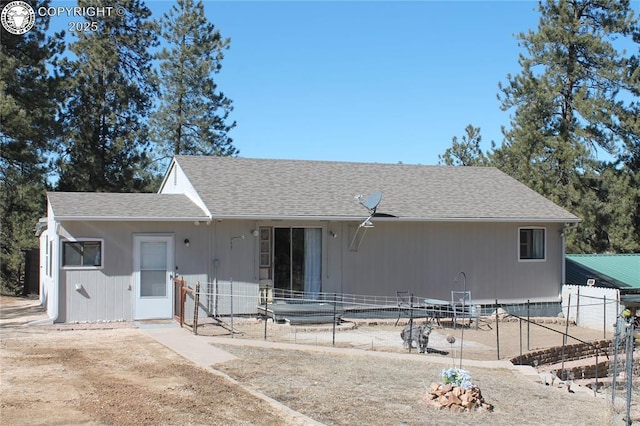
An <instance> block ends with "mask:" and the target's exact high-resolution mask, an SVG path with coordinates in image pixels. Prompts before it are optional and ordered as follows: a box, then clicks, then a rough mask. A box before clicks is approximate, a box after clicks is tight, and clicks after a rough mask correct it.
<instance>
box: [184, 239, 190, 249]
mask: <svg viewBox="0 0 640 426" xmlns="http://www.w3.org/2000/svg"><path fill="white" fill-rule="evenodd" d="M184 245H185V246H187V247H189V239H188V238H185V239H184Z"/></svg>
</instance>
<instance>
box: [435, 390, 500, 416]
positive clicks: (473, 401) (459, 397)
mask: <svg viewBox="0 0 640 426" xmlns="http://www.w3.org/2000/svg"><path fill="white" fill-rule="evenodd" d="M424 403H425V404H426V405H427V406H429V407H433V408H436V409H438V410H442V409H443V408H448V409H449V410H451V411H457V412H463V411H472V410H486V411H493V405H491V404H488V403H487V402H485V400H484V398H483V397H482V394H481V393H480V388H477V387H475V386H474V387H472V388H471V389H465V388H463V387H460V386H454V385H451V384H448V385H443V384H438V383H431V386H430V388H429V390H428V391H427V394H426V395H425V396H424Z"/></svg>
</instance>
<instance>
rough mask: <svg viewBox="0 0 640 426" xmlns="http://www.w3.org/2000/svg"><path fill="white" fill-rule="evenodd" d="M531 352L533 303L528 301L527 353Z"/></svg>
mask: <svg viewBox="0 0 640 426" xmlns="http://www.w3.org/2000/svg"><path fill="white" fill-rule="evenodd" d="M530 350H531V302H530V300H529V299H527V351H530Z"/></svg>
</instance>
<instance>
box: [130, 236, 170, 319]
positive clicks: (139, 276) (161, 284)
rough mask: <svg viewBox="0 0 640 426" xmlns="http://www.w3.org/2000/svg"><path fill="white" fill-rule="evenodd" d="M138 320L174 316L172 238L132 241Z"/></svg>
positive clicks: (162, 237) (144, 238)
mask: <svg viewBox="0 0 640 426" xmlns="http://www.w3.org/2000/svg"><path fill="white" fill-rule="evenodd" d="M133 253H134V259H133V260H134V261H133V275H134V289H135V315H134V317H135V319H159V318H171V317H172V316H173V285H172V274H173V236H170V235H162V236H155V235H136V236H134V238H133Z"/></svg>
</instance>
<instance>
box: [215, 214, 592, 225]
mask: <svg viewBox="0 0 640 426" xmlns="http://www.w3.org/2000/svg"><path fill="white" fill-rule="evenodd" d="M365 216H366V215H358V216H311V215H309V216H305V215H270V216H264V215H251V214H247V215H242V214H229V215H225V214H221V215H215V214H214V215H213V216H212V219H213V220H259V221H270V220H271V221H284V220H300V221H302V220H308V221H333V222H352V221H356V222H362V219H363V217H365ZM371 220H372V221H376V222H487V223H490V222H491V223H495V222H501V223H533V222H537V223H575V225H576V226H577V224H578V222H580V221H581V220H580V219H578V218H544V217H427V218H425V217H408V216H407V217H402V216H394V217H388V216H387V217H384V216H374V217H372V218H371Z"/></svg>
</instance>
